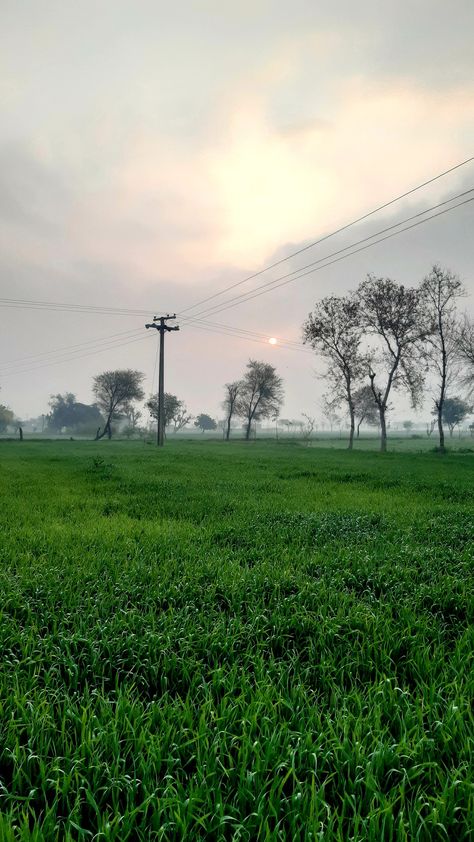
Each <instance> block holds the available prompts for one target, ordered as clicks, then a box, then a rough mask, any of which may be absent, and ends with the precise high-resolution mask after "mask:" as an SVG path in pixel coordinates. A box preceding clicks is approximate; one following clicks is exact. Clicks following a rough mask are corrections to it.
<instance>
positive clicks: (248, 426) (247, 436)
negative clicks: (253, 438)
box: [245, 418, 252, 441]
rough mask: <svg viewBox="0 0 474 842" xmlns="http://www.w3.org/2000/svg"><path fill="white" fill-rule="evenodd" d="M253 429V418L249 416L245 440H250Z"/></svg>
mask: <svg viewBox="0 0 474 842" xmlns="http://www.w3.org/2000/svg"><path fill="white" fill-rule="evenodd" d="M251 429H252V419H251V418H249V419H248V421H247V429H246V431H245V441H248V440H249V439H250V431H251Z"/></svg>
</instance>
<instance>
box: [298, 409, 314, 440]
mask: <svg viewBox="0 0 474 842" xmlns="http://www.w3.org/2000/svg"><path fill="white" fill-rule="evenodd" d="M302 415H303V418H304V419H305V420H304V421H303V422H302V425H301V430H302V433H303V440H304V441H305V442H306V444H307V445H309V443H310V441H311V436H312V435H313V430H314V427H315V424H316V419H315V418H312V417H311V415H308V414H307V413H306V412H303V413H302Z"/></svg>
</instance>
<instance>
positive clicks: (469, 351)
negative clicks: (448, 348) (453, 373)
mask: <svg viewBox="0 0 474 842" xmlns="http://www.w3.org/2000/svg"><path fill="white" fill-rule="evenodd" d="M457 348H458V356H459V360H460V362H461V365H462V366H463V374H462V382H463V385H464V386H467V388H468V391H469V394H472V393H473V391H474V322H473V321H472V319H470V318H469V316H468V315H467V313H466V314H465V315H464V320H463V322H462V323H461V326H460V329H459V332H458V341H457Z"/></svg>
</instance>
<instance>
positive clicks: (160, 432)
mask: <svg viewBox="0 0 474 842" xmlns="http://www.w3.org/2000/svg"><path fill="white" fill-rule="evenodd" d="M175 318H176V313H174V315H173V316H170V315H169V313H168V315H166V316H154V317H153V322H152V323H151V324H148V325H145V327H146V329H147V330H148V328H149V327H154V328H155V330H158V331H159V333H160V368H159V379H158V426H157V430H156V443H157V445H158V447H163V445H164V443H165V332H166V331H170V330H179V326H178V325H173V326H171V325H168V324H166V322H167V321H168V319H175Z"/></svg>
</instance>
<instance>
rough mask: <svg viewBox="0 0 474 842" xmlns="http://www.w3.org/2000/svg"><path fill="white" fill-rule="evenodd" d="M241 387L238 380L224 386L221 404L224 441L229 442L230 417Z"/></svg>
mask: <svg viewBox="0 0 474 842" xmlns="http://www.w3.org/2000/svg"><path fill="white" fill-rule="evenodd" d="M241 385H242V384H241V382H240V380H234V382H233V383H226V384H225V398H224V400H223V402H222V408H223V409H224V410H225V413H226V431H225V440H226V441H229V438H230V422H231V421H232V416H233V415H234V414H235V412H236V406H237V400H238V397H239V392H240V388H241Z"/></svg>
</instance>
